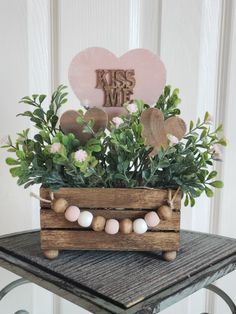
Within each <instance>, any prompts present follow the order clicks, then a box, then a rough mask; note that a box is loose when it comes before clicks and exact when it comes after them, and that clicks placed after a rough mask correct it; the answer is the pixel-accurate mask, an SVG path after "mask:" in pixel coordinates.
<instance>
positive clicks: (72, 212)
mask: <svg viewBox="0 0 236 314" xmlns="http://www.w3.org/2000/svg"><path fill="white" fill-rule="evenodd" d="M79 214H80V209H79V207H77V206H69V207H68V208H67V210H66V212H65V218H66V220H68V221H70V222H74V221H76V220H77V219H78V218H79Z"/></svg>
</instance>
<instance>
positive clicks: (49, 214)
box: [40, 209, 180, 231]
mask: <svg viewBox="0 0 236 314" xmlns="http://www.w3.org/2000/svg"><path fill="white" fill-rule="evenodd" d="M90 212H91V213H92V214H93V215H94V216H99V215H101V216H103V217H105V218H106V219H109V218H114V219H118V220H120V219H123V218H130V219H136V218H143V217H144V216H145V214H146V213H148V211H147V210H111V209H110V210H105V209H90ZM40 220H41V228H42V229H62V228H66V229H84V228H81V227H80V226H79V225H78V223H77V222H69V221H68V220H66V219H65V217H64V214H57V213H55V212H54V211H53V210H50V209H41V211H40ZM179 228H180V212H179V211H174V212H173V216H172V219H171V220H161V221H160V223H159V224H158V225H157V227H155V228H151V230H166V231H171V230H173V231H178V230H179Z"/></svg>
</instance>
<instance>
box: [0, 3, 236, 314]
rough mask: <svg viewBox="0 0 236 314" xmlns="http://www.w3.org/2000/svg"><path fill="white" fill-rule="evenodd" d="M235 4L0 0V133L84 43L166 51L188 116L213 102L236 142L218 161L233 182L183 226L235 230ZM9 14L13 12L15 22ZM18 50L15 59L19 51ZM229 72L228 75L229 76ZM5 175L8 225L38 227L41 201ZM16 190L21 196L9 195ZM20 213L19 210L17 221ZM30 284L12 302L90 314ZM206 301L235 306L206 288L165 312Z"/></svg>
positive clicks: (188, 213)
mask: <svg viewBox="0 0 236 314" xmlns="http://www.w3.org/2000/svg"><path fill="white" fill-rule="evenodd" d="M233 4H235V3H234V1H232V0H199V1H196V0H178V1H173V0H165V1H161V0H149V1H145V0H129V1H127V0H113V1H110V0H99V1H98V0H86V1H84V0H51V1H48V0H28V1H27V0H10V1H7V0H3V1H1V2H0V23H1V24H0V26H1V27H0V40H1V59H0V62H1V63H2V64H1V67H0V82H1V85H0V86H2V87H4V88H3V92H2V95H1V96H2V100H3V101H4V104H6V106H4V109H3V111H2V112H3V114H2V115H0V119H1V121H0V134H1V135H2V134H8V133H12V134H14V133H15V132H16V131H17V130H19V129H21V128H23V127H27V124H26V122H24V121H23V120H19V119H18V123H17V124H15V123H14V124H9V123H7V121H9V120H10V119H14V115H12V114H13V113H14V112H15V113H16V112H18V111H19V106H18V105H17V100H18V99H19V98H20V97H21V96H23V95H24V94H28V93H32V92H41V91H42V92H46V93H49V92H50V91H51V89H52V88H53V87H55V86H56V85H58V84H59V83H64V84H68V79H67V70H68V66H69V63H70V61H71V59H72V58H73V56H74V55H75V54H76V53H78V52H79V51H81V50H82V49H84V48H87V47H90V46H102V47H106V48H108V49H110V50H112V51H113V52H114V53H116V54H117V55H121V54H122V53H124V52H126V51H127V50H128V49H131V48H136V47H143V48H147V49H150V50H152V51H153V52H156V53H160V55H161V57H162V59H163V61H164V62H165V64H166V68H167V73H168V83H170V84H171V85H173V86H174V87H179V88H180V90H181V97H182V100H183V101H182V112H183V117H184V118H185V120H186V121H189V120H190V119H192V118H196V117H197V116H198V115H199V114H202V113H203V111H204V110H205V109H207V110H209V111H211V112H212V113H213V115H215V117H216V119H217V120H220V119H221V118H223V120H225V121H224V122H225V123H226V135H227V137H228V139H229V143H230V146H229V148H228V149H227V150H226V153H225V162H224V164H223V167H221V169H220V170H221V172H222V176H223V178H224V180H225V186H226V188H225V189H224V190H223V191H222V192H221V193H218V194H217V198H216V200H217V201H216V202H213V203H211V202H209V200H206V199H205V198H203V199H202V200H201V201H199V202H198V204H197V206H196V208H194V209H189V208H187V209H183V214H182V227H184V228H187V229H191V228H193V229H195V230H202V231H211V230H213V231H214V230H216V231H218V232H220V233H221V234H225V235H228V236H231V237H236V234H235V228H234V221H235V219H236V214H235V211H234V212H233V211H232V210H231V208H232V203H233V202H232V199H233V198H232V194H233V191H234V188H235V181H234V177H235V175H236V174H235V175H234V170H233V169H232V167H231V164H232V163H233V162H234V157H235V148H236V147H235V139H234V136H233V134H235V131H236V130H235V125H234V120H233V117H234V115H233V112H234V111H235V108H234V107H235V106H234V103H233V101H234V89H235V88H234V87H235V84H236V81H235V76H236V70H235V69H236V64H235V57H234V56H235V55H236V46H235V43H236V41H235V32H236V25H235V23H236V22H235V6H234V5H233ZM9 17H11V18H12V22H11V23H9V20H10V18H9ZM6 30H7V35H6ZM230 30H231V32H230ZM2 43H3V45H2ZM2 47H4V48H2ZM9 51H10V52H11V53H9ZM15 51H17V58H14V56H15ZM19 60H20V62H19ZM16 68H17V71H15V69H16ZM222 81H223V82H224V84H221V82H222ZM78 105H79V101H78V100H77V98H76V97H75V96H74V95H73V92H72V91H71V90H70V97H69V105H68V107H67V108H70V109H71V108H75V109H76V108H77V107H78ZM67 108H65V109H67ZM226 109H227V110H226ZM219 113H221V117H219ZM20 121H21V122H20ZM233 130H234V132H233ZM0 158H1V164H3V159H4V158H5V155H4V154H3V153H1V154H0ZM0 184H1V190H0V196H1V199H4V202H5V203H4V206H3V209H1V217H3V218H2V219H1V220H0V232H1V233H8V232H11V231H15V230H22V229H27V228H30V227H32V226H33V227H36V226H38V205H37V203H36V202H34V201H33V202H32V201H29V197H28V194H27V193H26V192H25V191H23V190H22V189H20V188H18V187H16V186H15V183H14V182H13V181H12V179H11V178H10V176H9V175H8V173H7V169H6V167H1V168H0ZM10 191H11V193H13V194H14V195H15V198H10V197H9V193H10ZM19 200H21V202H20V204H21V205H20V206H19V205H18V206H19V210H18V212H17V213H16V214H15V207H16V206H17V204H19ZM32 210H33V214H32ZM13 213H14V216H15V217H16V218H17V219H14V220H12V216H13ZM22 217H24V219H23V218H22ZM25 217H28V218H27V219H25ZM218 217H220V220H219V219H217V218H218ZM0 275H1V279H2V278H3V282H1V283H0V284H1V285H3V283H6V282H7V281H10V280H11V279H12V277H13V276H11V275H9V273H7V272H5V271H1V273H0ZM235 279H236V277H235V275H232V274H231V275H229V276H227V278H225V279H223V280H221V281H219V284H220V285H223V286H224V288H225V289H226V290H227V292H229V293H230V294H231V296H232V297H233V298H234V299H236V295H235V291H234V282H235ZM1 281H2V280H1ZM25 291H27V290H22V292H21V294H18V296H16V293H15V294H14V298H15V299H14V302H11V303H12V304H15V305H17V303H18V302H20V300H21V299H22V302H23V301H24V304H26V305H27V306H28V309H32V307H33V310H32V313H34V314H41V313H42V311H43V313H45V314H52V313H53V314H65V313H66V314H67V313H70V314H75V313H77V314H78V313H81V314H82V313H85V311H84V310H82V309H78V307H76V306H74V305H73V304H71V303H69V302H66V301H64V300H62V299H60V298H58V297H55V296H54V297H53V296H52V295H51V294H49V293H47V292H46V291H42V290H41V289H39V288H36V287H34V289H33V290H29V289H28V301H26V300H25V299H23V296H24V292H25ZM42 300H44V302H42ZM205 303H206V304H207V308H206V311H207V310H208V308H209V309H211V310H212V311H211V313H216V314H221V313H224V314H227V313H228V312H227V310H226V307H225V305H222V304H221V303H219V302H217V303H215V299H214V298H212V297H211V296H210V297H209V298H206V294H205V292H204V291H201V292H198V293H196V294H195V295H193V296H192V297H191V298H188V299H186V300H183V301H182V302H179V303H178V304H176V305H174V306H172V307H171V308H169V309H167V310H165V311H163V314H164V313H165V314H174V313H175V314H178V313H188V314H195V313H196V314H197V313H200V312H204V311H205ZM6 304H7V303H6V302H5V303H4V304H3V305H2V304H0V312H1V306H4V307H3V309H4V314H8V312H9V314H11V313H12V307H11V308H10V307H9V305H6ZM12 304H11V305H10V306H12ZM27 306H26V307H27ZM43 306H44V307H43ZM22 307H23V306H22ZM17 308H18V307H17ZM7 311H8V312H7Z"/></svg>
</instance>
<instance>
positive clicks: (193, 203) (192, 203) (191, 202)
mask: <svg viewBox="0 0 236 314" xmlns="http://www.w3.org/2000/svg"><path fill="white" fill-rule="evenodd" d="M194 205H195V199H194V198H193V197H192V196H190V206H191V207H193V206H194Z"/></svg>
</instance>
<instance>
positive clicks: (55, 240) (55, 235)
mask: <svg viewBox="0 0 236 314" xmlns="http://www.w3.org/2000/svg"><path fill="white" fill-rule="evenodd" d="M40 238H41V248H42V249H43V250H51V249H58V250H64V249H66V250H98V249H99V250H111V251H117V250H118V251H120V250H121V251H157V250H165V251H172V250H178V249H179V233H178V232H146V233H144V234H142V235H139V234H135V233H131V234H121V233H117V234H114V235H108V234H106V233H105V232H104V231H101V232H95V231H89V230H87V231H77V230H42V231H41V232H40Z"/></svg>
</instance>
